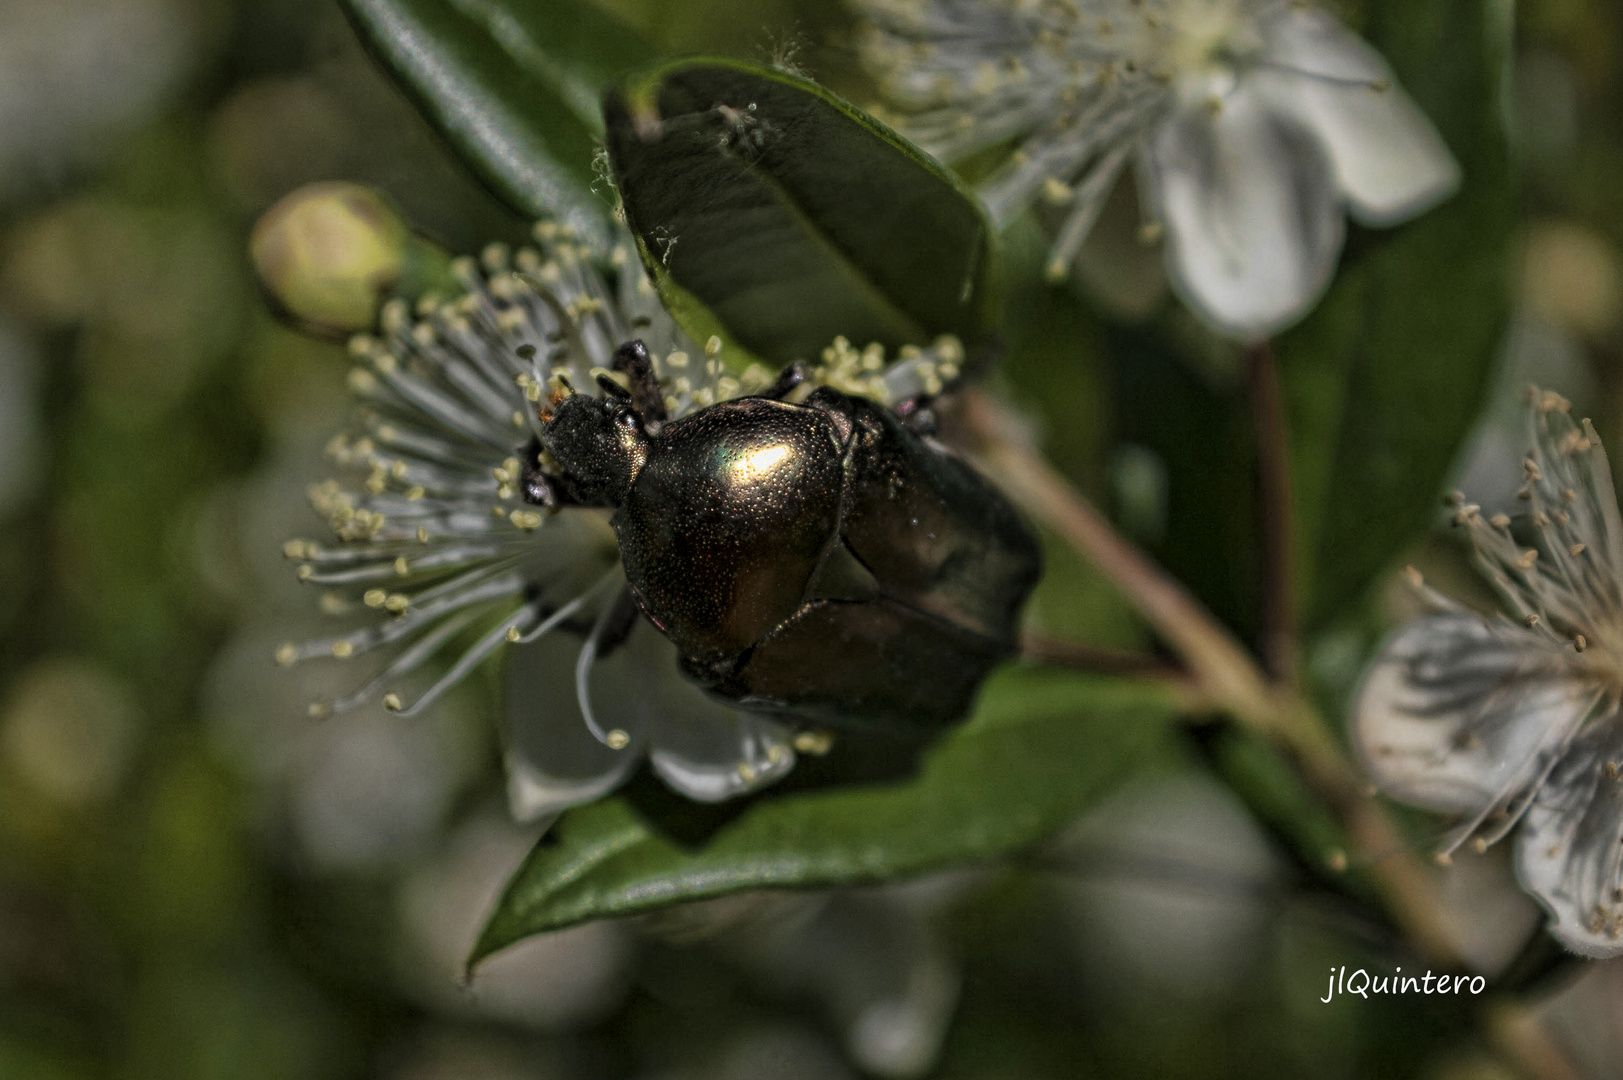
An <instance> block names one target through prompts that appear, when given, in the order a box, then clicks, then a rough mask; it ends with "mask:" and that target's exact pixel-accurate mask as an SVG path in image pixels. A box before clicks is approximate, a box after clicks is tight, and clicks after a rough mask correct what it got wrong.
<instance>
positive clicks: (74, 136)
mask: <svg viewBox="0 0 1623 1080" xmlns="http://www.w3.org/2000/svg"><path fill="white" fill-rule="evenodd" d="M198 6H199V5H192V4H186V3H178V2H176V0H53V2H51V3H41V2H40V0H0V26H4V27H5V33H4V34H0V198H9V197H10V196H11V195H13V194H15V193H16V192H17V191H18V190H20V189H26V188H28V187H30V186H33V185H34V184H37V183H46V184H54V183H58V182H60V181H61V179H62V178H63V174H64V173H66V172H69V171H70V170H71V169H72V168H73V167H76V166H78V165H81V164H83V163H85V162H86V161H87V160H95V159H99V158H101V157H103V156H105V154H106V153H107V151H108V149H109V148H110V147H112V146H115V145H117V142H118V140H117V139H115V138H113V137H112V136H115V135H117V134H118V133H119V132H120V131H122V130H124V129H127V128H129V127H131V126H134V125H135V124H137V123H139V122H140V121H142V120H144V119H146V118H147V117H148V116H150V115H151V114H152V113H153V112H155V111H156V110H157V109H158V108H160V107H161V106H162V104H163V102H164V100H165V99H166V98H167V97H168V96H170V95H171V94H172V93H173V92H174V91H175V90H177V89H178V88H179V84H180V83H181V81H182V79H183V77H184V75H185V74H186V69H187V67H188V66H189V65H190V64H192V63H195V62H196V59H197V53H198V51H199V50H198V46H199V45H201V44H203V43H204V42H203V40H202V39H203V34H202V33H201V30H202V27H201V26H200V25H199V22H200V20H199V18H198V14H197V12H196V11H195V10H194V9H195V8H196V7H198Z"/></svg>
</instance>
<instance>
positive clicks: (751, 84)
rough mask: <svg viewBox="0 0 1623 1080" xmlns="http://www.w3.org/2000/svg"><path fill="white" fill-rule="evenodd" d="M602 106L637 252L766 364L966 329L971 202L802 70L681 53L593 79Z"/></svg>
mask: <svg viewBox="0 0 1623 1080" xmlns="http://www.w3.org/2000/svg"><path fill="white" fill-rule="evenodd" d="M604 115H605V118H606V121H607V125H608V131H607V135H606V140H607V143H608V148H609V156H610V159H611V161H612V162H613V165H614V172H615V179H616V181H617V182H618V184H619V187H620V196H621V199H622V200H623V201H624V203H625V207H626V219H627V221H628V222H629V224H630V225H631V227H632V229H633V231H634V232H636V234H637V236H638V238H639V240H640V241H641V243H642V247H643V251H644V256H645V259H646V261H648V262H649V264H650V269H652V270H654V271H655V273H656V276H663V275H665V274H668V275H669V278H670V280H671V281H673V282H674V283H675V284H676V285H678V286H680V287H681V288H682V289H684V290H685V291H686V292H687V293H689V294H691V295H692V296H693V297H694V298H695V299H696V300H698V301H699V302H700V303H702V304H704V305H706V306H707V307H708V308H709V309H710V311H711V312H713V313H714V315H715V317H716V318H717V319H718V320H719V321H720V322H721V323H722V324H723V325H724V326H726V327H727V328H728V329H729V330H730V331H731V334H732V336H733V337H734V338H735V339H736V340H737V341H738V342H739V343H740V344H742V345H743V346H744V347H745V348H747V349H749V350H750V351H752V352H754V353H756V354H758V355H760V356H761V357H763V358H765V359H767V360H770V361H774V362H779V363H782V362H787V361H790V360H796V359H809V358H813V357H815V356H817V355H818V353H819V352H820V351H821V350H822V349H823V347H824V346H826V345H827V344H828V343H829V342H830V341H832V340H833V339H834V338H835V337H836V336H837V335H844V336H845V337H847V338H849V339H850V340H851V341H853V342H855V343H857V344H858V345H863V344H866V343H867V342H870V341H878V342H881V343H883V344H885V345H886V346H888V347H891V348H894V347H897V346H900V345H904V344H909V343H912V344H923V343H926V342H928V341H929V340H931V339H933V338H934V337H936V336H937V335H939V334H944V333H953V334H957V335H958V336H959V337H960V338H963V339H964V340H965V342H966V343H971V344H973V343H974V342H975V341H976V340H977V339H979V338H980V337H982V336H983V335H984V333H985V331H986V328H987V326H988V324H989V321H990V318H991V314H992V311H993V303H994V297H993V296H992V288H991V280H990V279H991V269H990V255H989V250H988V235H989V233H988V230H987V226H986V222H985V219H984V218H983V216H982V214H981V210H980V206H979V203H978V202H976V200H975V199H974V197H973V196H972V195H970V194H969V193H968V192H967V191H966V190H965V189H964V188H963V186H962V185H961V184H960V183H959V182H958V181H957V180H956V179H954V178H953V177H952V176H951V175H950V174H949V173H947V172H946V171H945V170H943V169H942V168H941V167H940V166H938V165H937V164H936V163H935V162H934V161H932V160H931V159H929V158H927V157H925V156H924V155H923V154H921V153H920V152H919V151H917V150H916V149H914V148H913V147H912V146H911V145H909V144H908V143H906V142H905V141H903V140H902V139H900V138H899V137H898V136H896V135H895V134H894V133H892V132H891V131H890V130H889V129H888V128H886V127H885V126H884V125H882V124H880V123H878V122H877V121H875V120H874V119H872V118H871V117H869V116H867V115H866V114H865V113H863V112H861V111H860V110H859V109H857V108H855V107H854V106H852V105H850V104H849V103H847V102H845V101H842V100H841V99H840V98H838V97H836V96H834V95H833V94H831V93H829V92H828V91H827V90H825V89H823V88H822V87H820V86H818V85H817V84H815V83H812V82H809V81H808V80H806V79H802V78H799V77H797V76H794V75H790V74H787V73H785V72H783V71H778V70H775V69H772V68H768V67H763V66H760V65H756V64H749V63H745V62H742V61H733V60H682V61H676V62H673V63H669V64H664V65H661V66H659V67H656V68H654V69H653V70H652V71H649V72H646V73H643V74H641V75H638V76H636V77H635V78H633V79H632V80H630V81H629V82H628V83H626V84H625V85H624V86H622V87H620V88H618V89H616V90H614V91H611V92H610V93H609V94H608V96H607V98H606V99H605V102H604Z"/></svg>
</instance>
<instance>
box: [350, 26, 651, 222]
mask: <svg viewBox="0 0 1623 1080" xmlns="http://www.w3.org/2000/svg"><path fill="white" fill-rule="evenodd" d="M341 3H342V4H343V7H344V10H345V11H346V12H347V13H348V15H349V17H350V20H351V22H353V23H354V25H355V28H356V30H357V31H358V32H359V34H360V36H361V39H362V40H363V41H364V42H365V43H366V45H367V47H368V48H369V49H371V50H372V52H373V53H374V54H375V55H376V56H377V58H378V59H379V60H380V61H381V62H382V63H383V66H384V67H385V68H386V69H387V70H388V71H389V73H390V74H391V75H393V76H394V78H395V80H396V81H397V82H399V84H400V85H401V86H402V87H403V88H404V89H405V90H406V92H407V93H408V94H409V95H410V96H411V97H412V99H413V100H414V101H415V102H416V103H417V106H418V108H419V109H421V111H422V112H423V114H424V115H425V116H426V117H427V118H428V120H429V122H430V123H432V124H433V125H434V126H435V127H436V128H437V129H438V130H439V132H440V134H442V135H443V136H444V137H445V138H446V139H447V140H449V142H450V143H451V145H452V147H453V148H454V149H455V150H456V151H457V153H458V154H460V155H461V156H462V158H463V159H464V160H465V161H466V162H467V163H468V164H469V165H470V166H471V167H472V168H473V170H474V171H475V172H476V173H478V175H479V177H480V178H481V179H482V180H484V182H485V183H486V184H488V185H489V186H490V188H491V190H492V191H494V192H495V193H496V194H497V195H498V196H500V197H501V198H502V199H503V200H504V201H506V202H507V203H508V204H509V205H510V206H512V207H513V209H514V210H516V211H518V212H519V213H521V214H523V215H525V216H527V217H532V218H534V217H541V216H543V215H551V216H563V217H566V218H567V217H569V216H570V214H571V212H572V211H578V208H581V207H588V206H590V207H594V208H596V211H597V214H598V216H601V212H602V209H603V206H602V202H601V200H599V199H597V198H596V197H595V196H594V195H593V194H592V192H591V183H592V180H593V173H592V158H593V156H594V155H595V153H596V136H597V135H598V134H599V133H600V132H601V121H600V119H599V114H598V108H597V100H598V97H599V95H600V93H601V92H602V87H603V85H604V84H605V83H606V82H607V81H608V79H609V78H610V77H611V76H613V75H614V74H615V73H616V72H617V71H620V70H623V69H625V68H628V67H634V66H636V65H637V64H640V63H643V62H644V61H646V59H647V58H648V55H649V53H648V49H647V46H646V45H644V44H642V43H641V42H640V41H639V40H638V38H637V37H636V35H634V34H633V33H632V32H631V31H630V30H628V29H627V28H625V27H624V26H622V25H620V24H619V23H618V22H616V21H615V20H613V19H611V18H610V17H609V16H607V15H605V14H604V13H603V12H602V11H600V10H599V9H598V8H597V7H595V6H594V5H592V4H590V3H586V2H584V0H341Z"/></svg>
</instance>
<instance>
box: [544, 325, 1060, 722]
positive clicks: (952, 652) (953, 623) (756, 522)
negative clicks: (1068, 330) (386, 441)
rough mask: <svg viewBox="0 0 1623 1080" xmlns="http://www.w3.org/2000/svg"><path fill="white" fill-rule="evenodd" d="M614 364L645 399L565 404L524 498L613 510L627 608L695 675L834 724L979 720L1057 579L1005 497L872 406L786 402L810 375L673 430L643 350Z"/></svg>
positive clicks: (616, 391)
mask: <svg viewBox="0 0 1623 1080" xmlns="http://www.w3.org/2000/svg"><path fill="white" fill-rule="evenodd" d="M616 367H617V368H619V369H620V370H622V371H624V372H626V374H627V375H628V376H629V381H630V383H631V387H632V389H631V390H630V391H629V392H628V391H626V390H625V389H623V388H621V387H620V386H619V384H618V383H616V382H614V381H613V380H610V379H607V378H602V379H600V380H599V382H600V384H601V385H602V387H603V390H604V396H602V397H594V396H591V395H586V394H576V395H574V396H572V397H568V398H566V399H564V400H563V401H562V402H561V403H559V404H558V406H557V408H556V410H555V411H554V412H553V413H552V415H551V417H550V418H549V419H548V420H547V422H546V424H545V426H544V427H543V429H542V432H541V443H542V444H543V445H544V447H545V449H546V451H547V453H548V454H550V456H551V458H552V459H553V462H555V465H554V464H552V463H549V465H550V466H551V467H550V468H549V469H548V470H547V471H545V472H543V471H541V470H540V468H539V465H537V466H536V467H534V468H532V469H530V470H528V471H527V473H526V480H525V491H526V497H527V498H529V499H531V501H534V502H538V503H554V502H560V501H562V502H571V503H577V504H586V505H595V506H607V507H613V508H614V510H615V513H614V517H613V519H612V524H613V527H614V531H615V535H616V536H617V537H618V539H619V543H620V557H621V560H622V562H623V563H624V567H625V572H626V580H627V582H628V583H629V586H630V589H631V593H632V595H633V597H634V598H635V599H636V603H637V606H638V607H639V608H641V610H642V612H643V614H644V615H646V616H647V617H648V619H649V620H650V621H651V622H652V623H653V624H654V625H655V626H656V627H658V628H659V629H660V631H661V632H663V633H664V634H665V635H666V637H668V638H670V640H671V641H672V642H673V643H674V644H675V645H676V647H677V651H678V653H679V654H680V656H681V663H682V666H683V669H684V670H685V671H686V672H687V674H688V675H689V676H690V677H691V678H693V679H694V680H695V681H697V682H698V683H699V684H700V685H702V686H704V687H705V688H706V689H708V690H709V691H711V692H712V693H714V694H716V695H718V696H720V697H723V698H726V699H727V700H729V701H732V702H735V703H737V704H739V705H740V706H743V707H746V708H749V709H752V710H756V711H762V712H771V713H778V714H783V715H786V716H789V717H792V718H795V719H798V720H801V721H804V722H807V723H818V724H824V725H829V726H834V727H842V726H843V727H851V726H886V727H905V728H912V729H928V728H931V727H937V726H941V725H945V724H949V723H952V722H953V721H956V720H958V719H961V718H962V717H963V716H964V715H965V714H966V713H967V712H968V711H969V708H970V706H971V704H972V703H973V701H974V696H975V692H976V690H977V689H978V688H979V686H980V684H981V682H982V680H983V679H985V677H986V675H987V674H988V672H990V671H991V669H992V667H993V666H994V665H996V664H997V663H998V662H999V661H1001V660H1003V659H1005V658H1006V657H1008V656H1009V655H1011V654H1012V653H1013V652H1014V651H1015V649H1016V647H1017V639H1018V630H1019V616H1020V608H1021V605H1022V604H1024V602H1025V599H1026V597H1027V596H1028V595H1029V594H1030V592H1031V590H1032V587H1033V586H1034V585H1035V584H1036V582H1037V578H1038V577H1039V575H1040V573H1041V564H1042V560H1041V553H1040V550H1039V548H1038V545H1037V541H1036V540H1035V538H1034V537H1033V536H1032V535H1031V532H1030V531H1029V530H1028V529H1027V528H1026V526H1025V525H1024V523H1023V522H1022V521H1021V520H1020V517H1019V515H1018V514H1017V513H1016V512H1015V510H1014V508H1013V507H1012V506H1010V505H1009V503H1008V502H1007V500H1005V499H1004V498H1003V497H1002V496H1001V495H1000V494H999V493H998V492H997V491H996V490H995V489H994V488H992V486H991V485H990V484H988V483H987V482H986V481H985V480H983V479H982V478H981V477H980V476H979V475H977V474H976V473H975V472H974V470H972V469H971V468H969V466H967V465H965V464H964V463H963V462H962V461H959V460H958V459H957V458H955V457H952V456H951V455H949V454H947V453H946V452H945V451H943V450H941V449H939V448H938V447H937V446H935V445H933V444H932V443H930V442H928V441H927V440H925V439H924V438H921V437H920V436H919V435H917V434H915V433H914V432H913V431H911V430H909V429H908V427H907V426H905V425H904V424H903V423H902V422H901V421H900V420H899V419H898V417H897V416H896V414H895V413H893V412H891V411H890V410H888V409H885V408H882V407H880V406H878V405H876V404H874V403H873V402H871V401H869V400H867V399H865V398H861V397H853V396H851V395H848V394H844V393H841V392H839V391H837V390H833V389H830V388H827V387H824V388H820V389H818V390H816V391H814V392H813V393H812V394H811V395H810V396H808V397H807V398H806V399H805V400H804V401H803V402H802V403H800V404H791V403H789V402H787V401H784V400H782V399H783V398H784V397H785V396H787V395H788V394H789V392H790V391H792V390H793V389H794V388H795V386H796V385H797V384H798V383H799V382H800V378H801V377H800V375H799V373H798V372H797V371H796V370H795V369H790V370H789V371H787V372H785V373H784V376H783V377H782V378H780V379H779V380H778V382H777V383H776V384H775V385H774V386H773V387H772V388H771V389H770V390H768V391H767V392H766V393H765V394H763V395H762V396H759V397H747V398H737V399H734V400H731V401H724V402H721V403H719V404H716V405H712V406H709V407H708V408H705V409H701V410H700V411H698V412H696V413H693V414H691V415H689V416H685V417H683V418H681V419H680V420H676V421H674V422H671V423H666V422H665V416H664V408H663V404H662V402H661V399H660V396H659V393H658V388H657V385H656V384H654V383H653V382H652V379H651V375H650V374H649V365H648V361H647V354H646V351H645V350H644V349H643V347H642V343H641V342H630V343H628V344H626V345H623V346H621V349H620V351H619V353H618V354H617V357H616ZM531 456H532V457H534V456H535V455H533V454H532V455H531Z"/></svg>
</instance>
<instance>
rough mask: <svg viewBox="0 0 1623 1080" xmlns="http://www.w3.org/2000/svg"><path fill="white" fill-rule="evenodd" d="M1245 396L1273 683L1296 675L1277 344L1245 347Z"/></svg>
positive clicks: (1292, 558)
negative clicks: (1254, 448) (1254, 467)
mask: <svg viewBox="0 0 1623 1080" xmlns="http://www.w3.org/2000/svg"><path fill="white" fill-rule="evenodd" d="M1245 369H1246V397H1247V399H1248V401H1249V404H1250V407H1251V427H1252V431H1253V432H1254V434H1255V436H1256V446H1257V494H1258V511H1259V513H1258V518H1259V524H1260V526H1261V533H1262V551H1261V555H1262V655H1263V661H1264V663H1265V665H1266V666H1267V669H1268V674H1269V675H1270V676H1271V677H1272V678H1273V679H1274V681H1275V682H1277V683H1280V684H1282V685H1285V686H1289V685H1292V684H1293V683H1294V682H1295V676H1296V545H1295V536H1294V532H1295V529H1294V527H1293V520H1292V514H1291V475H1290V442H1289V438H1290V436H1289V432H1288V431H1287V429H1286V426H1285V402H1284V398H1283V397H1282V395H1281V393H1280V386H1279V365H1278V363H1277V362H1276V361H1275V360H1274V350H1273V346H1272V345H1270V344H1269V343H1268V342H1266V341H1263V342H1259V343H1258V344H1255V345H1251V346H1248V347H1247V348H1246V350H1245Z"/></svg>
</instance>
